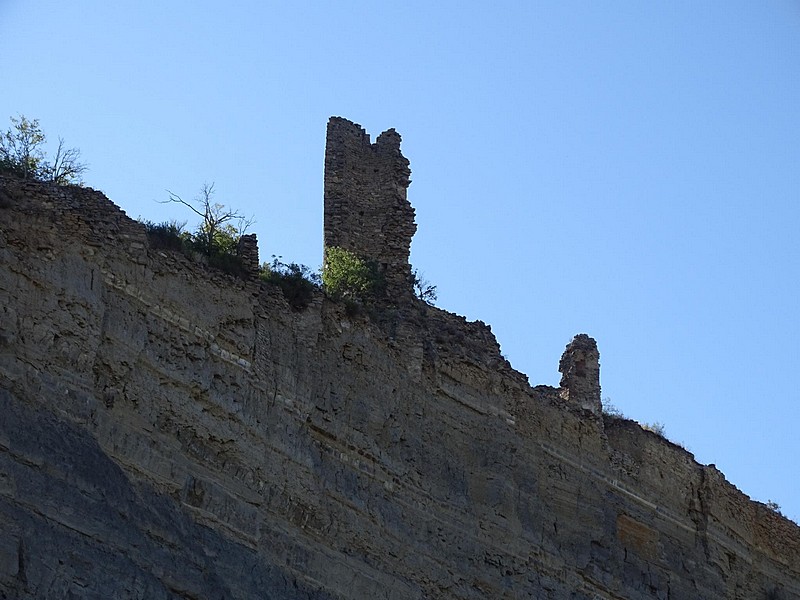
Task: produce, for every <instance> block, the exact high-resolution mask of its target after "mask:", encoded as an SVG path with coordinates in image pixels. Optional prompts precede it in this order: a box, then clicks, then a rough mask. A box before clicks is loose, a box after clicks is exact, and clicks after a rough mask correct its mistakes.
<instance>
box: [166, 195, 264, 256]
mask: <svg viewBox="0 0 800 600" xmlns="http://www.w3.org/2000/svg"><path fill="white" fill-rule="evenodd" d="M167 193H168V194H169V200H164V201H163V202H162V204H166V203H169V202H175V203H177V204H183V205H184V206H186V207H187V208H189V210H191V211H192V212H193V213H195V214H196V215H198V216H199V217H200V218H201V219H202V222H201V223H200V225H199V226H198V228H197V232H196V233H195V235H194V236H193V241H194V245H195V247H196V248H197V249H198V250H199V251H200V252H202V253H203V254H205V255H206V256H209V257H214V256H219V255H226V254H228V255H232V254H235V253H236V245H237V244H238V241H239V238H240V237H241V236H242V235H243V234H244V233H245V232H246V231H247V229H248V228H249V227H250V226H251V225H252V224H253V223H254V222H255V219H253V217H250V218H249V219H248V218H246V217H245V216H244V215H242V214H241V213H239V212H238V211H236V210H231V209H229V208H227V207H226V206H225V205H223V204H219V203H217V202H214V201H213V196H214V184H213V183H211V184H208V183H204V184H203V187H202V189H201V190H200V195H199V196H198V197H197V198H195V199H194V201H193V202H187V201H186V200H184V199H183V198H181V197H180V196H178V195H177V194H175V193H173V192H170V191H169V190H167ZM234 223H235V224H234Z"/></svg>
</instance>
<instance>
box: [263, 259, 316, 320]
mask: <svg viewBox="0 0 800 600" xmlns="http://www.w3.org/2000/svg"><path fill="white" fill-rule="evenodd" d="M260 277H261V279H262V281H266V282H267V283H272V284H274V285H277V286H278V287H280V288H281V291H282V292H283V296H284V298H286V301H287V302H288V303H289V306H291V307H292V308H294V309H295V310H302V309H304V308H306V307H307V306H308V305H309V304H311V302H312V301H313V300H314V291H315V290H317V289H318V288H319V286H320V284H321V278H320V276H319V273H317V272H315V271H312V270H311V269H310V268H308V267H307V266H305V265H300V264H297V263H289V264H287V263H284V262H282V261H281V257H280V256H273V257H272V262H271V263H269V264H267V263H264V264H263V265H261V273H260Z"/></svg>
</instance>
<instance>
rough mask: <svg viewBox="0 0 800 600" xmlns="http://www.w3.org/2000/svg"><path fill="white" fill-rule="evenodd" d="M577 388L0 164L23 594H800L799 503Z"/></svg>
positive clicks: (431, 324) (466, 333) (468, 335)
mask: <svg viewBox="0 0 800 600" xmlns="http://www.w3.org/2000/svg"><path fill="white" fill-rule="evenodd" d="M584 337H585V336H584ZM576 342H580V343H579V344H578V346H579V350H580V352H581V354H580V355H579V356H578V358H577V359H575V358H574V357H573V359H569V358H565V359H562V364H564V365H567V366H566V367H564V374H565V380H567V381H570V380H572V379H574V378H575V377H578V378H580V377H582V375H581V374H582V373H583V372H584V371H585V372H589V373H590V375H592V376H593V370H592V368H593V367H592V365H589V366H588V368H587V367H586V365H584V364H583V362H582V361H585V360H590V361H591V360H596V347H594V349H593V347H592V346H591V345H587V341H586V339H583V338H580V339H579V338H576ZM593 352H594V354H592V353H593ZM586 357H589V359H586ZM592 357H595V358H594V359H592ZM555 358H556V357H554V363H555ZM576 365H577V366H576ZM584 383H585V382H581V385H584ZM562 385H566V384H565V383H564V382H562ZM589 388H591V389H590V390H589V392H587V393H588V394H589V395H591V396H592V397H593V395H594V394H595V392H597V393H599V388H598V389H597V390H595V389H594V388H592V387H591V386H589ZM581 389H583V388H581V387H580V386H578V385H576V386H575V387H574V388H573V389H572V390H570V389H561V390H559V389H555V388H549V387H544V386H539V387H535V388H531V387H529V386H528V384H527V381H526V379H525V378H524V376H522V375H520V374H519V373H516V372H515V371H513V370H512V369H511V368H510V366H509V365H508V363H506V361H505V360H504V359H503V358H502V357H501V356H500V354H499V348H498V346H497V343H496V341H495V339H494V337H493V336H492V334H491V332H490V331H489V329H488V327H486V326H484V325H483V324H481V323H467V322H466V321H464V320H463V319H461V318H459V317H456V316H454V315H451V314H449V313H446V312H444V311H441V310H438V309H436V308H432V307H428V306H426V305H422V304H417V303H409V304H407V305H405V306H402V307H399V308H397V307H389V306H385V307H383V308H379V309H376V310H375V311H374V313H373V314H372V315H370V316H369V317H368V316H366V315H365V314H364V315H359V316H355V317H351V316H348V315H347V314H346V312H345V310H344V307H343V306H342V305H340V304H337V303H333V302H331V301H329V300H327V299H325V298H323V297H322V295H321V294H320V295H318V297H317V298H316V299H315V300H314V302H313V303H312V304H311V306H309V307H308V308H307V309H305V310H302V311H295V310H292V309H291V308H290V307H289V306H288V304H287V303H286V301H285V300H284V298H283V296H282V295H281V292H280V291H279V290H278V289H277V288H275V287H272V286H268V285H266V284H261V283H257V282H254V281H250V282H244V281H241V280H238V279H233V278H230V277H228V276H226V275H224V274H221V273H219V272H215V271H212V270H209V269H207V268H206V267H204V266H202V265H199V264H196V263H193V262H191V261H189V260H187V259H186V258H185V257H184V256H182V255H180V254H173V253H169V252H166V251H159V250H155V249H153V248H151V247H150V246H149V244H148V240H147V238H146V235H145V233H144V230H143V228H142V227H141V226H140V225H139V224H137V223H136V222H134V221H131V220H130V219H128V218H127V217H126V216H125V215H124V214H123V213H122V212H121V211H120V210H119V209H118V208H116V207H115V206H114V205H113V204H112V203H111V202H110V201H108V200H107V199H106V198H105V197H104V196H103V195H102V194H100V193H98V192H94V191H92V190H89V189H82V188H56V187H51V186H48V185H44V184H35V183H24V182H20V181H15V180H8V179H0V415H2V418H0V597H3V598H6V597H7V598H68V597H74V598H111V597H115V598H177V597H179V598H256V597H268V598H320V599H322V598H440V597H442V598H529V597H532V598H576V599H577V598H585V599H594V598H619V599H622V598H625V599H645V598H648V599H649V598H662V599H687V598H707V599H711V598H731V599H734V598H735V599H753V598H755V599H761V598H764V599H767V598H782V599H786V598H800V531H799V530H798V527H797V526H796V525H794V524H793V523H791V522H790V521H788V520H786V519H784V518H782V517H780V516H779V515H777V514H775V513H773V512H772V511H770V510H769V509H767V508H766V507H765V506H763V505H761V504H758V503H754V502H751V501H749V499H748V498H747V497H746V496H744V495H743V494H741V493H740V492H739V491H738V490H737V489H736V488H735V487H733V486H732V485H731V484H729V483H728V482H727V481H726V480H725V479H724V477H723V475H722V474H721V473H720V472H719V471H717V470H716V469H715V468H714V467H713V466H708V467H706V466H702V465H698V464H697V463H696V462H695V461H694V459H693V457H692V455H691V454H689V453H687V452H686V451H685V450H683V449H682V448H679V447H677V446H675V445H673V444H670V443H669V442H667V441H666V440H664V439H662V438H660V437H658V436H657V435H655V434H652V433H650V432H645V431H643V430H642V429H641V428H639V426H638V425H636V424H634V423H632V422H629V421H624V420H606V422H604V421H603V417H602V416H601V415H599V414H598V411H597V406H595V405H594V404H593V403H591V402H590V403H589V404H588V405H587V404H586V402H582V400H581V399H577V401H576V399H575V398H573V397H572V396H574V395H575V394H576V393H577V392H580V391H581ZM576 390H577V392H576ZM570 392H571V393H570Z"/></svg>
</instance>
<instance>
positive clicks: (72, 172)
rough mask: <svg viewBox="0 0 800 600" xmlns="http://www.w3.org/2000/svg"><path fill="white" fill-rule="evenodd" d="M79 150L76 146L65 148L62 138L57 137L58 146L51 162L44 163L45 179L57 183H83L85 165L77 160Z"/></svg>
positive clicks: (79, 154)
mask: <svg viewBox="0 0 800 600" xmlns="http://www.w3.org/2000/svg"><path fill="white" fill-rule="evenodd" d="M80 156H81V151H80V150H78V149H77V148H65V147H64V138H62V137H60V138H58V148H56V155H55V157H54V158H53V164H52V165H50V164H47V163H45V171H46V175H45V179H46V180H48V181H52V182H53V183H55V184H58V185H66V184H68V183H83V173H84V172H85V171H86V169H87V167H86V165H85V164H84V163H81V162H79V161H78V159H79V158H80Z"/></svg>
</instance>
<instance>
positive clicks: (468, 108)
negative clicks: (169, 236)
mask: <svg viewBox="0 0 800 600" xmlns="http://www.w3.org/2000/svg"><path fill="white" fill-rule="evenodd" d="M389 4H390V3H382V2H347V1H337V2H323V1H318V2H303V1H297V2H291V3H290V2H263V1H258V2H255V1H254V2H244V1H243V2H232V3H219V2H206V1H196V0H195V1H192V2H178V1H175V2H152V1H149V0H137V1H115V2H108V1H89V0H74V1H72V2H61V1H59V2H55V1H44V0H42V1H35V0H0V82H1V83H0V85H2V93H1V94H0V119H2V121H0V128H2V129H6V128H7V127H8V126H9V124H10V123H9V121H8V120H7V119H8V117H10V116H12V115H17V114H20V113H21V114H24V115H26V116H28V117H29V118H38V119H39V120H40V122H41V124H42V126H43V127H44V129H45V131H46V132H47V133H48V134H49V136H50V137H51V138H52V139H53V140H55V139H56V138H57V137H58V136H59V135H60V136H63V137H64V138H65V139H66V141H67V143H68V145H74V146H77V147H79V148H80V149H81V151H82V153H83V159H84V160H85V161H86V162H88V163H89V165H90V170H89V172H88V173H87V174H86V182H87V184H89V185H91V186H92V187H95V188H98V189H101V190H103V191H104V192H105V193H106V194H107V195H108V196H109V197H110V198H111V199H112V200H114V201H115V202H116V203H117V204H119V205H120V206H122V208H124V209H125V210H126V211H127V213H128V214H129V215H130V216H131V217H134V218H136V217H139V216H142V217H146V218H149V219H152V220H166V219H171V218H180V219H187V218H188V217H190V216H191V215H188V214H187V213H186V212H184V211H181V210H180V207H178V206H164V205H160V204H158V203H157V201H159V200H164V199H165V198H166V197H167V193H166V191H165V190H166V189H170V190H172V191H174V192H176V193H178V194H180V195H181V196H183V197H185V198H191V197H192V196H193V195H195V194H196V193H197V192H198V191H199V189H200V187H201V185H202V184H203V183H204V182H215V183H216V189H217V190H218V196H217V198H218V200H219V201H221V202H224V203H226V204H228V205H230V206H232V207H234V208H238V209H241V210H242V211H244V212H247V213H248V214H254V215H255V217H256V219H257V224H256V225H255V227H254V228H253V231H254V232H255V233H257V234H258V237H259V241H260V248H261V256H262V258H263V259H267V260H268V259H269V258H270V256H271V255H272V254H279V255H282V256H283V257H284V259H286V260H293V261H298V262H302V263H306V264H308V265H310V266H313V267H316V266H318V265H319V264H320V262H321V253H322V174H323V157H324V141H325V125H326V122H327V119H328V117H329V116H331V115H339V116H343V117H346V118H349V119H351V120H354V121H356V122H358V123H360V124H361V125H363V126H364V127H365V128H366V129H367V131H369V132H370V133H371V134H372V135H373V139H374V137H375V136H377V134H379V133H380V132H381V131H383V130H385V129H388V128H390V127H395V128H396V129H397V130H398V131H399V132H400V133H401V134H402V135H403V151H404V153H405V155H406V156H407V157H408V158H409V159H410V160H411V168H412V180H413V183H412V185H411V187H410V189H409V199H410V200H411V202H412V204H413V205H414V206H415V207H416V209H417V222H418V224H419V228H418V233H417V235H416V237H415V239H414V242H413V245H412V262H413V264H414V265H415V266H416V267H417V268H419V269H420V270H421V271H423V272H424V273H425V275H426V276H427V278H428V279H430V280H431V281H432V282H433V283H435V284H437V285H438V287H439V301H438V305H439V306H441V307H443V308H446V309H448V310H451V311H453V312H456V313H459V314H463V315H465V316H467V317H468V318H469V319H481V320H483V321H485V322H487V323H489V324H490V325H491V326H492V328H493V330H494V331H495V333H496V335H497V337H498V339H499V341H500V343H501V345H502V348H503V352H504V353H505V354H506V356H507V357H508V358H509V359H510V360H511V362H512V364H513V365H514V366H515V367H516V368H517V369H518V370H520V371H523V372H524V373H526V374H527V375H528V376H529V378H530V381H531V383H532V384H539V383H545V384H551V385H557V384H558V381H559V375H558V372H557V365H558V359H559V357H560V355H561V352H562V351H563V349H564V346H565V345H566V344H567V342H569V340H570V339H571V338H572V336H573V335H574V334H576V333H579V332H586V333H588V334H590V335H592V336H593V337H595V338H596V339H597V341H598V344H599V347H600V352H601V362H602V371H601V378H602V379H601V382H602V386H603V396H605V397H610V398H611V399H612V401H613V403H614V404H616V406H617V407H619V408H620V409H621V410H622V411H623V412H624V413H625V414H627V415H628V416H630V417H631V418H634V419H636V420H639V421H641V422H653V421H659V422H661V423H663V424H664V425H665V426H666V432H667V435H668V437H670V438H671V439H673V440H674V441H676V442H681V443H683V444H684V445H685V446H686V447H687V448H688V449H689V450H691V451H692V452H693V453H694V454H695V456H696V457H697V460H698V461H700V462H702V463H715V464H716V465H717V466H718V467H719V468H720V469H721V470H722V471H723V472H724V473H725V474H726V476H727V477H728V479H729V480H730V481H732V482H733V483H734V484H735V485H737V486H738V487H739V488H740V489H742V490H743V491H744V492H745V493H747V494H749V495H750V496H752V497H754V498H755V499H758V500H762V501H766V500H768V499H772V500H774V501H776V502H778V503H779V504H780V505H781V506H782V507H783V510H784V512H785V513H786V514H787V515H788V516H790V517H792V518H793V519H795V520H798V519H800V484H799V483H798V481H800V460H799V459H800V435H798V422H799V421H800V408H799V407H800V386H798V385H797V382H796V381H795V378H797V377H798V374H800V368H798V364H799V363H800V349H799V348H800V317H799V316H798V296H800V242H798V229H799V228H800V3H798V2H797V1H794V0H793V1H790V0H774V1H769V2H752V1H749V0H748V1H744V2H742V1H736V0H725V1H724V2H723V1H721V0H716V1H713V2H711V1H705V2H704V1H697V0H692V1H677V0H670V1H663V2H658V1H654V2H640V1H630V2H602V3H601V2H594V1H587V2H562V1H558V2H556V1H552V2H546V3H542V2H534V1H519V2H504V1H497V2H492V3H489V2H469V1H460V2H449V1H442V2H431V1H430V0H426V1H425V2H418V1H405V2H393V3H391V5H390V6H389Z"/></svg>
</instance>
